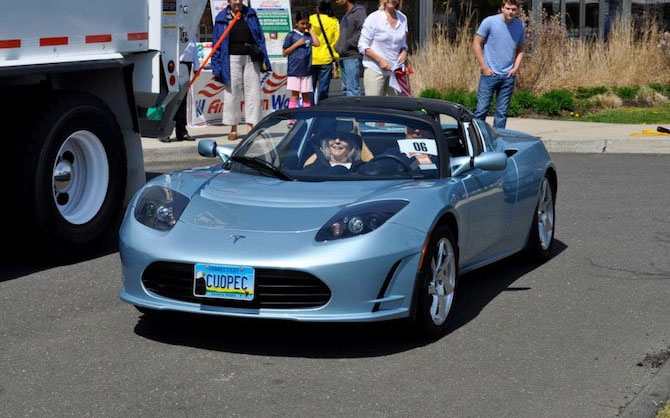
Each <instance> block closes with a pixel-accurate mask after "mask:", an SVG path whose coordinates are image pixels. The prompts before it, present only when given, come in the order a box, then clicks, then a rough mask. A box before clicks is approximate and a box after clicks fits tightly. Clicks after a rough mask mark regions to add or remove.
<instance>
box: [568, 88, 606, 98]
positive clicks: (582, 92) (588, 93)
mask: <svg viewBox="0 0 670 418" xmlns="http://www.w3.org/2000/svg"><path fill="white" fill-rule="evenodd" d="M608 91H609V89H608V88H607V87H605V86H596V87H577V91H576V93H575V97H576V98H577V99H590V98H591V97H593V96H595V95H598V94H605V93H607V92H608Z"/></svg>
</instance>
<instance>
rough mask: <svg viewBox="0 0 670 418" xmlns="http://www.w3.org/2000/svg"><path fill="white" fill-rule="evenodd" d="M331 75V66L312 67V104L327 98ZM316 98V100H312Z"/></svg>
mask: <svg viewBox="0 0 670 418" xmlns="http://www.w3.org/2000/svg"><path fill="white" fill-rule="evenodd" d="M332 74H333V64H323V65H312V87H313V88H314V92H313V93H312V104H316V103H318V102H320V101H321V100H326V99H327V98H328V89H329V88H330V77H331V76H332ZM315 98H316V100H314V99H315Z"/></svg>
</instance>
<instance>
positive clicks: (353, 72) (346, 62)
mask: <svg viewBox="0 0 670 418" xmlns="http://www.w3.org/2000/svg"><path fill="white" fill-rule="evenodd" d="M340 74H341V79H342V80H341V81H342V91H343V92H344V95H345V96H360V95H361V60H359V59H358V58H343V59H341V60H340Z"/></svg>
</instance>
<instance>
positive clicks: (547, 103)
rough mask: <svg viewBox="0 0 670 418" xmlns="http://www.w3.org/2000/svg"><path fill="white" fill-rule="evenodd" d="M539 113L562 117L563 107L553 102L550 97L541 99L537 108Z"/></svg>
mask: <svg viewBox="0 0 670 418" xmlns="http://www.w3.org/2000/svg"><path fill="white" fill-rule="evenodd" d="M535 109H537V112H538V113H542V114H544V115H560V114H561V105H560V103H558V102H557V101H556V100H552V99H550V98H548V97H544V95H543V96H542V97H540V98H539V99H538V100H537V105H536V106H535Z"/></svg>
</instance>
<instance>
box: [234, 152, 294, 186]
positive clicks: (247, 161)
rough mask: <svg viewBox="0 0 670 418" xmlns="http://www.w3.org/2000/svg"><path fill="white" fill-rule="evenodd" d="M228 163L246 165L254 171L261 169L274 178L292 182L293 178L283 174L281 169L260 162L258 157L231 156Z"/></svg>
mask: <svg viewBox="0 0 670 418" xmlns="http://www.w3.org/2000/svg"><path fill="white" fill-rule="evenodd" d="M230 161H237V162H238V163H242V164H244V165H246V166H247V167H251V168H255V169H262V170H265V171H266V172H267V171H269V172H270V173H272V174H273V175H274V176H275V177H277V178H279V179H282V180H286V181H293V180H294V178H293V177H291V176H289V175H288V174H286V173H284V172H283V171H282V170H281V169H279V168H277V167H275V166H274V165H272V164H271V163H269V162H267V161H265V160H262V159H260V158H258V157H240V156H238V155H233V156H232V157H230Z"/></svg>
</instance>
